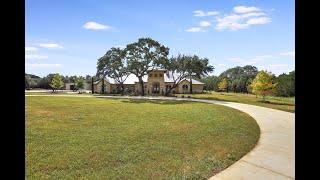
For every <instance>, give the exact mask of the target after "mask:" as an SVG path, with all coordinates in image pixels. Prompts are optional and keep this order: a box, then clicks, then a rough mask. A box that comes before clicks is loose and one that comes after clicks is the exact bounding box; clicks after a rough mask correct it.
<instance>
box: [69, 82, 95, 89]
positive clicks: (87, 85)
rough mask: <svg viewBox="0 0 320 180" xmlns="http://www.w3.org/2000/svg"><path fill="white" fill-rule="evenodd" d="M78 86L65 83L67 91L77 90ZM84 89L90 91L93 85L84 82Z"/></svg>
mask: <svg viewBox="0 0 320 180" xmlns="http://www.w3.org/2000/svg"><path fill="white" fill-rule="evenodd" d="M76 88H77V87H76V85H75V83H65V89H66V90H76ZM83 89H86V90H90V89H91V85H90V84H88V83H86V82H84V86H83Z"/></svg>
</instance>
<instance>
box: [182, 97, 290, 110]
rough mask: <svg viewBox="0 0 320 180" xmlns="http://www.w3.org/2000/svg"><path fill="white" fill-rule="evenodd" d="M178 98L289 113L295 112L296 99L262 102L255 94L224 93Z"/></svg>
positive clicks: (273, 99)
mask: <svg viewBox="0 0 320 180" xmlns="http://www.w3.org/2000/svg"><path fill="white" fill-rule="evenodd" d="M177 96H178V97H181V96H185V97H187V96H190V97H193V98H199V99H209V100H220V101H232V102H239V103H245V104H252V105H256V106H263V107H267V108H272V109H279V110H283V111H287V112H295V98H294V97H274V96H268V97H266V102H262V98H261V97H258V98H257V97H256V96H255V95H253V94H241V93H225V92H224V93H222V92H207V93H204V94H177Z"/></svg>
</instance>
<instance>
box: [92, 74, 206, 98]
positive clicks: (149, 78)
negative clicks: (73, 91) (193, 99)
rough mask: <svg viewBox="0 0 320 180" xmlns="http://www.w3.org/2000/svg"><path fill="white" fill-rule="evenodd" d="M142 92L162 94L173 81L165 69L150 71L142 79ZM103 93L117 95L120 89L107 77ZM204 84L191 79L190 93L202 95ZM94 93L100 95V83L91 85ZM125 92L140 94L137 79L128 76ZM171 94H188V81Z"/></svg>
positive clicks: (180, 84)
mask: <svg viewBox="0 0 320 180" xmlns="http://www.w3.org/2000/svg"><path fill="white" fill-rule="evenodd" d="M142 79H143V82H144V92H145V94H155V95H156V94H164V93H165V92H166V90H167V89H168V88H171V87H172V85H173V79H172V77H170V74H169V73H167V71H166V70H165V69H156V70H153V71H151V72H150V73H149V74H148V75H145V76H144V77H143V78H142ZM104 86H105V87H104V89H105V93H117V92H119V89H118V88H120V87H119V86H118V83H117V82H116V81H115V80H114V79H112V78H109V77H106V78H105V80H104ZM203 87H204V83H202V82H199V81H197V80H195V79H192V92H193V93H202V92H203ZM93 88H94V92H95V93H102V81H101V80H100V81H96V82H94V83H93ZM124 88H125V92H128V93H136V94H139V93H140V92H141V86H140V84H139V80H138V78H137V77H136V76H135V75H134V74H130V75H129V77H128V78H127V79H126V81H125V82H124ZM172 92H173V93H189V92H190V79H184V80H182V81H181V82H180V83H179V85H178V86H177V87H176V88H175V89H173V90H172Z"/></svg>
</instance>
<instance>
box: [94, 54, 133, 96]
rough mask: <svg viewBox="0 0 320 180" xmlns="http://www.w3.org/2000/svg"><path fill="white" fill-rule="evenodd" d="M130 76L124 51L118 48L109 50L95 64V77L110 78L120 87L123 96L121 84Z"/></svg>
mask: <svg viewBox="0 0 320 180" xmlns="http://www.w3.org/2000/svg"><path fill="white" fill-rule="evenodd" d="M129 75H130V72H129V70H128V67H127V62H126V51H125V50H121V49H120V48H111V49H110V50H109V51H107V53H106V54H105V55H104V56H102V57H101V58H100V59H99V60H98V63H97V76H99V77H100V76H101V77H105V76H108V77H111V78H113V79H114V80H115V81H116V83H118V85H119V86H120V89H121V93H122V94H123V91H124V86H123V83H124V82H125V80H126V79H127V78H128V76H129Z"/></svg>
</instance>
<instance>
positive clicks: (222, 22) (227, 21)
mask: <svg viewBox="0 0 320 180" xmlns="http://www.w3.org/2000/svg"><path fill="white" fill-rule="evenodd" d="M233 10H234V12H233V13H231V14H227V15H224V16H222V17H218V16H217V17H216V21H217V24H216V26H215V29H216V30H225V29H228V30H231V31H236V30H240V29H247V28H249V27H250V26H253V25H262V24H267V23H270V22H271V18H270V17H268V16H267V14H266V13H264V12H262V10H261V9H260V8H256V7H246V6H236V7H234V8H233Z"/></svg>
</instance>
